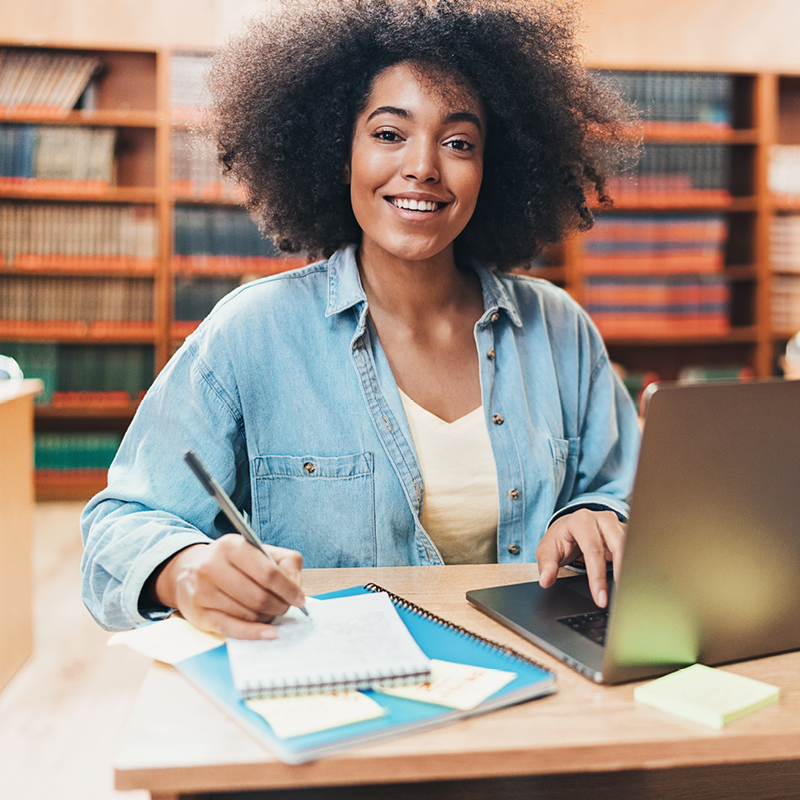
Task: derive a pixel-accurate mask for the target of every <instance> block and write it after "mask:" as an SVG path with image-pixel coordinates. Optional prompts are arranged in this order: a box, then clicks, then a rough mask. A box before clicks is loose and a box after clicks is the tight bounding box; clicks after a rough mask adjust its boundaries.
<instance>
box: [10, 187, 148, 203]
mask: <svg viewBox="0 0 800 800" xmlns="http://www.w3.org/2000/svg"><path fill="white" fill-rule="evenodd" d="M63 183H64V184H66V181H65V182H63ZM0 200H38V201H42V202H68V203H118V204H126V205H155V203H156V202H157V200H158V192H157V191H156V189H155V188H152V187H138V186H107V187H101V188H98V189H97V190H96V191H86V190H81V188H79V187H77V186H74V187H73V186H66V185H63V184H62V186H60V187H54V186H52V185H47V186H37V185H36V183H35V182H34V181H31V183H30V184H29V185H27V186H8V185H6V186H3V185H2V183H0Z"/></svg>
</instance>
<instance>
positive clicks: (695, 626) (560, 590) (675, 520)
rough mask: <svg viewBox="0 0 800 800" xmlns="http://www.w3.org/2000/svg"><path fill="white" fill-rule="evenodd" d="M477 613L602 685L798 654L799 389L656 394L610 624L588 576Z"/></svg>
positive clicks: (481, 600) (485, 602) (773, 385)
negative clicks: (691, 666) (696, 666)
mask: <svg viewBox="0 0 800 800" xmlns="http://www.w3.org/2000/svg"><path fill="white" fill-rule="evenodd" d="M467 600H468V601H469V602H470V603H472V605H474V606H475V607H476V608H478V609H479V610H481V611H482V612H484V613H486V614H488V615H489V616H490V617H492V618H493V619H495V620H497V621H499V622H501V623H502V624H503V625H506V626H507V627H509V628H510V629H511V630H513V631H515V632H516V633H518V634H519V635H520V636H523V637H525V638H526V639H528V640H530V641H531V642H533V643H534V644H536V645H538V646H539V647H541V648H542V649H543V650H545V651H547V652H548V653H550V654H551V655H553V656H555V657H556V658H558V659H560V660H561V661H563V662H564V663H565V664H567V665H568V666H570V667H573V668H574V669H576V670H578V672H580V673H581V674H583V675H585V676H586V677H588V678H590V679H591V680H593V681H595V682H597V683H622V682H625V681H631V680H639V679H642V678H649V677H654V676H657V675H663V674H665V673H667V672H670V671H672V670H675V669H678V668H680V667H683V666H687V665H689V664H693V663H695V662H700V663H702V664H707V665H716V664H723V663H728V662H732V661H739V660H742V659H748V658H755V657H758V656H764V655H768V654H772V653H779V652H783V651H788V650H797V649H800V381H782V380H757V381H751V382H741V383H715V382H710V383H705V384H691V385H681V384H672V385H665V386H663V387H662V388H659V389H658V390H657V391H656V392H655V393H654V394H653V395H652V397H651V398H650V401H649V405H648V410H647V416H646V423H645V428H644V436H643V439H642V445H641V450H640V454H639V462H638V466H637V471H636V478H635V482H634V488H633V495H632V500H631V511H630V519H629V524H628V531H627V535H626V542H625V552H624V556H623V561H622V565H621V569H620V570H619V576H618V581H617V583H616V585H613V584H612V590H611V592H610V601H609V608H608V611H607V612H606V611H605V610H603V609H600V608H598V607H597V606H596V605H595V604H594V603H593V602H592V599H591V595H590V593H589V586H588V582H587V580H586V577H585V576H575V577H569V578H559V579H558V581H556V584H555V585H554V586H553V587H551V588H549V589H542V588H541V587H540V586H539V584H538V583H522V584H517V585H512V586H499V587H493V588H486V589H476V590H472V591H469V592H467Z"/></svg>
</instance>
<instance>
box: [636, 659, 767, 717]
mask: <svg viewBox="0 0 800 800" xmlns="http://www.w3.org/2000/svg"><path fill="white" fill-rule="evenodd" d="M779 696H780V689H779V688H778V687H777V686H773V685H771V684H769V683H763V682H762V681H757V680H754V679H753V678H747V677H745V676H743V675H736V674H734V673H733V672H725V671H724V670H721V669H713V668H712V667H706V666H703V665H702V664H693V665H692V666H691V667H686V668H685V669H680V670H678V671H677V672H673V673H671V674H669V675H665V676H664V677H663V678H657V679H656V680H654V681H650V682H649V683H645V684H642V685H641V686H637V687H636V688H635V689H634V690H633V697H634V699H635V700H638V701H639V702H640V703H645V704H646V705H649V706H653V707H654V708H659V709H661V710H662V711H667V712H669V713H671V714H677V715H678V716H681V717H686V718H687V719H691V720H694V721H695V722H700V723H702V724H703V725H709V726H710V727H712V728H721V727H723V725H726V724H727V723H729V722H732V721H733V720H735V719H738V718H739V717H743V716H744V715H745V714H749V713H751V712H752V711H758V709H760V708H764V706H768V705H770V704H771V703H775V702H777V700H778V697H779Z"/></svg>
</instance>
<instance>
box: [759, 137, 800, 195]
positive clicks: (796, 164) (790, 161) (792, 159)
mask: <svg viewBox="0 0 800 800" xmlns="http://www.w3.org/2000/svg"><path fill="white" fill-rule="evenodd" d="M767 181H768V185H769V190H770V191H771V192H772V193H773V194H774V195H775V197H776V198H777V199H778V200H779V201H783V202H787V203H798V202H800V145H796V144H776V145H773V146H772V148H771V150H770V158H769V169H768V172H767Z"/></svg>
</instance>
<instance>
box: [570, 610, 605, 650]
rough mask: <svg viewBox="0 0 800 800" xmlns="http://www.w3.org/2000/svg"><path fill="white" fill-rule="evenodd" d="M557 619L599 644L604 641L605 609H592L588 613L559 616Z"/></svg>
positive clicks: (602, 643)
mask: <svg viewBox="0 0 800 800" xmlns="http://www.w3.org/2000/svg"><path fill="white" fill-rule="evenodd" d="M558 621H559V622H563V623H564V625H567V626H569V627H570V628H572V630H574V631H577V632H578V633H580V634H582V635H583V636H585V637H586V638H587V639H591V641H593V642H596V643H597V644H599V645H604V644H605V643H606V626H607V624H608V610H607V609H603V610H602V611H592V612H591V613H589V614H577V615H576V616H574V617H561V618H559V620H558Z"/></svg>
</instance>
